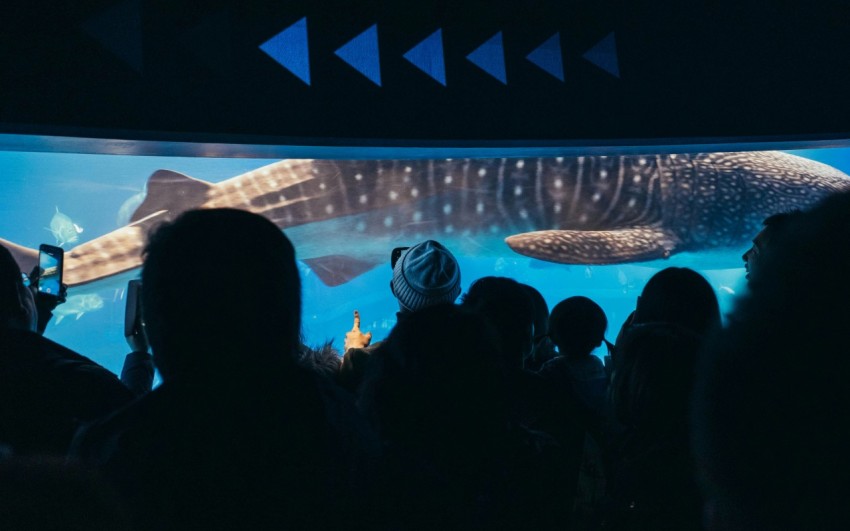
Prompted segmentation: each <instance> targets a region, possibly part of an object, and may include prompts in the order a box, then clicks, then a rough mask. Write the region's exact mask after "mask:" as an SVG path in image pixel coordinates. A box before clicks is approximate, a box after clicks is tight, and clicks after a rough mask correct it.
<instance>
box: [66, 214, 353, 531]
mask: <svg viewBox="0 0 850 531" xmlns="http://www.w3.org/2000/svg"><path fill="white" fill-rule="evenodd" d="M258 267H259V268H260V270H259V271H260V273H259V275H258V273H257V271H258V269H257V268H258ZM142 286H143V287H142V306H143V314H144V319H145V323H146V330H147V335H148V338H149V339H150V345H151V348H152V350H153V359H154V363H155V364H156V366H157V368H158V369H159V371H160V374H161V375H162V380H163V383H162V385H161V386H159V387H158V388H157V389H155V390H153V391H152V392H150V393H148V394H147V395H145V396H144V397H142V398H141V399H139V400H137V401H136V402H134V403H133V404H132V405H131V406H129V407H127V408H125V409H124V410H122V411H119V412H118V413H116V414H115V415H113V416H111V417H109V418H107V419H105V420H103V421H101V422H99V423H96V424H94V425H93V426H91V427H90V428H89V429H88V430H87V431H85V432H83V433H81V434H80V435H79V436H78V439H77V441H76V445H75V446H76V451H75V454H76V455H78V456H79V457H81V458H83V459H86V460H89V461H91V462H93V463H95V464H97V465H99V466H100V468H101V470H103V472H104V473H105V474H106V476H107V478H108V479H109V480H111V481H112V482H113V484H114V485H116V486H117V487H118V488H119V491H120V492H121V494H122V495H123V496H124V497H125V499H126V500H127V502H128V504H129V509H130V510H131V511H132V514H133V516H134V518H135V519H136V521H137V522H138V523H139V525H140V527H141V528H143V529H148V528H151V529H236V528H240V529H269V528H273V529H282V528H286V529H308V528H309V529H328V528H337V527H339V526H341V525H342V523H343V522H346V521H348V519H349V518H354V519H358V518H359V517H358V513H356V512H355V509H356V508H357V503H356V502H355V500H354V499H353V497H354V496H355V495H358V494H360V493H361V492H362V489H361V488H359V487H358V486H357V485H354V484H352V481H353V479H355V478H352V477H350V474H352V473H354V472H356V466H355V464H356V462H358V461H357V460H356V459H355V456H359V455H360V454H359V453H358V449H359V448H361V447H362V441H364V440H367V439H368V432H366V431H363V430H361V429H360V427H359V425H358V424H357V423H356V422H355V421H356V415H355V412H354V410H353V406H351V405H350V404H348V405H347V404H345V403H344V402H340V401H338V400H337V397H336V396H335V395H334V394H333V393H334V388H333V386H330V385H325V384H324V380H323V379H322V378H319V377H318V376H316V375H314V374H312V373H310V372H309V371H307V370H305V369H303V368H301V367H300V366H299V365H298V363H297V360H296V355H297V352H298V349H299V346H300V341H299V331H300V325H301V316H300V312H301V285H300V279H299V275H298V269H297V266H296V263H295V252H294V249H293V247H292V244H291V243H290V242H289V240H288V239H287V238H286V236H284V235H283V233H282V232H281V231H280V230H279V229H278V228H277V227H275V225H274V224H272V223H271V222H269V221H268V220H266V219H265V218H262V217H260V216H257V215H255V214H250V213H248V212H244V211H238V210H225V209H222V210H199V211H191V212H187V213H185V214H183V215H181V216H180V217H179V218H177V220H176V221H174V222H173V223H169V224H165V225H162V226H160V228H158V229H157V230H156V231H155V232H154V233H152V234H151V236H150V239H149V242H148V244H147V246H146V248H145V256H144V265H143V269H142ZM359 462H363V461H362V460H361V461H359ZM360 520H361V522H362V518H360ZM363 523H364V525H365V522H363Z"/></svg>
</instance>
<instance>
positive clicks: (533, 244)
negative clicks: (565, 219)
mask: <svg viewBox="0 0 850 531" xmlns="http://www.w3.org/2000/svg"><path fill="white" fill-rule="evenodd" d="M505 242H506V243H507V244H508V246H509V247H510V248H511V249H513V250H514V251H516V252H517V253H519V254H523V255H526V256H530V257H532V258H537V259H540V260H546V261H549V262H558V263H562V264H619V263H623V262H638V261H644V260H655V259H659V258H668V257H669V256H670V255H671V254H672V253H673V252H675V250H676V247H677V246H678V245H679V244H680V241H679V238H678V237H677V236H676V234H675V233H674V232H672V231H670V230H668V229H663V228H660V227H636V228H631V229H618V230H593V231H582V230H543V231H537V232H526V233H524V234H517V235H514V236H509V237H508V238H506V239H505Z"/></svg>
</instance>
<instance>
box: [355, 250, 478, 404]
mask: <svg viewBox="0 0 850 531" xmlns="http://www.w3.org/2000/svg"><path fill="white" fill-rule="evenodd" d="M391 265H392V268H393V277H392V280H391V281H390V291H391V292H392V293H393V295H394V296H395V298H396V299H397V300H398V308H399V311H398V313H397V314H396V317H397V319H398V320H399V321H400V320H402V319H404V318H405V316H407V315H409V314H411V313H413V312H416V311H419V310H421V309H423V308H427V307H429V306H434V305H436V304H446V303H453V302H454V301H455V299H457V298H458V296H459V295H460V292H461V287H460V266H459V265H458V263H457V260H456V259H455V257H454V255H452V253H451V252H450V251H449V250H448V249H446V247H445V246H444V245H443V244H441V243H440V242H436V241H434V240H426V241H424V242H421V243H418V244H416V245H414V246H412V247H409V248H406V247H399V248H396V249H394V250H393V253H392V260H391ZM371 341H372V333H371V332H365V333H364V332H362V331H361V330H360V313H359V312H358V311H357V310H355V311H354V326H353V327H352V329H351V330H350V331H348V332H347V333H346V335H345V354H344V356H343V360H342V366H341V367H340V373H339V375H340V377H339V381H340V384H341V385H342V386H343V387H345V388H346V389H348V390H349V391H352V392H354V391H355V390H356V389H357V387H358V386H359V384H360V382H361V381H362V380H363V376H364V374H365V373H366V371H367V370H368V368H367V365H368V364H369V362H370V359H371V358H372V356H373V355H374V354H375V353H376V352H377V351H379V349H380V346H381V343H380V342H379V343H375V344H370V343H371Z"/></svg>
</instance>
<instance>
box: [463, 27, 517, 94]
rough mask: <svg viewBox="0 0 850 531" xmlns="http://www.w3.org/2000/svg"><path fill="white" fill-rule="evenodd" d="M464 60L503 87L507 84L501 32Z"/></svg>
mask: <svg viewBox="0 0 850 531" xmlns="http://www.w3.org/2000/svg"><path fill="white" fill-rule="evenodd" d="M466 58H467V59H469V60H470V61H472V63H473V64H474V65H475V66H477V67H478V68H480V69H481V70H484V71H485V72H487V73H488V74H490V75H491V76H493V77H495V78H496V79H498V80H499V81H501V82H502V83H504V84H505V85H507V84H508V76H507V73H506V72H505V50H504V48H503V47H502V32H501V31H500V32H499V33H497V34H495V35H493V36H492V37H490V39H489V40H488V41H487V42H485V43H484V44H482V45H481V46H479V47H478V48H476V49H475V50H473V51H472V53H470V54H469V55H467V56H466Z"/></svg>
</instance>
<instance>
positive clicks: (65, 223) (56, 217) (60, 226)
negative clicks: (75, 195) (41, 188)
mask: <svg viewBox="0 0 850 531" xmlns="http://www.w3.org/2000/svg"><path fill="white" fill-rule="evenodd" d="M45 230H49V231H50V233H51V234H53V237H54V238H56V245H58V246H59V247H62V246H63V245H65V244H66V243H74V242H76V241H77V240H79V239H80V238H79V236H78V234H80V233H81V232H83V228H82V227H80V226H79V225H77V224H76V223H74V222H73V221H72V220H71V218H69V217H68V216H66V215H65V214H63V213H61V212H59V207H56V213H55V214H53V217H52V218H51V219H50V226H49V227H45Z"/></svg>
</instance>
